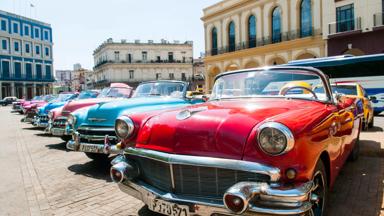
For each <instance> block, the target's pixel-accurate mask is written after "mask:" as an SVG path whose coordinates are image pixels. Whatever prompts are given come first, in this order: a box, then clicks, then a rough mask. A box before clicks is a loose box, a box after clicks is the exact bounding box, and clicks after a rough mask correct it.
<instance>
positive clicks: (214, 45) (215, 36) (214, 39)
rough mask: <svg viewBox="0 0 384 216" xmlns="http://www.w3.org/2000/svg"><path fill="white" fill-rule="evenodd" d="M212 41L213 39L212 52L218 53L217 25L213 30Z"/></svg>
mask: <svg viewBox="0 0 384 216" xmlns="http://www.w3.org/2000/svg"><path fill="white" fill-rule="evenodd" d="M211 41H212V47H211V52H212V53H211V54H212V55H217V29H216V27H215V28H213V29H212V32H211Z"/></svg>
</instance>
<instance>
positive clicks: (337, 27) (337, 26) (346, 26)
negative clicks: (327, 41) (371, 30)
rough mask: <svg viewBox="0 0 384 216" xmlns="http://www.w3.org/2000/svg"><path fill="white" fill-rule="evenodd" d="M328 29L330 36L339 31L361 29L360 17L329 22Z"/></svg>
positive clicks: (339, 32)
mask: <svg viewBox="0 0 384 216" xmlns="http://www.w3.org/2000/svg"><path fill="white" fill-rule="evenodd" d="M328 30H329V36H330V37H332V36H333V35H336V34H341V33H347V32H349V33H350V32H355V31H361V17H358V18H356V19H349V20H342V21H339V22H334V23H329V24H328Z"/></svg>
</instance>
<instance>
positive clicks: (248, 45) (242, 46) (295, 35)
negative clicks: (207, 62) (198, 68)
mask: <svg viewBox="0 0 384 216" xmlns="http://www.w3.org/2000/svg"><path fill="white" fill-rule="evenodd" d="M321 34H322V31H321V29H316V30H315V29H313V28H311V29H309V30H308V31H300V30H294V31H289V32H284V33H280V34H277V35H274V36H273V37H272V36H268V37H264V38H261V39H258V40H251V41H246V42H241V43H238V44H232V45H229V46H225V47H220V48H217V49H212V50H208V51H206V52H205V56H215V55H221V54H225V53H231V52H236V51H240V50H246V49H252V48H257V47H262V46H266V45H270V44H277V43H282V42H286V41H291V40H296V39H301V38H307V37H314V36H317V35H321Z"/></svg>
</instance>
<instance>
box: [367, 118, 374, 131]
mask: <svg viewBox="0 0 384 216" xmlns="http://www.w3.org/2000/svg"><path fill="white" fill-rule="evenodd" d="M374 124H375V117H374V116H372V120H371V122H369V124H368V128H373V126H374Z"/></svg>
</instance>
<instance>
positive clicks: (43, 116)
mask: <svg viewBox="0 0 384 216" xmlns="http://www.w3.org/2000/svg"><path fill="white" fill-rule="evenodd" d="M78 96H79V94H78V93H62V94H59V96H58V97H57V98H56V99H55V100H53V101H50V102H49V103H47V104H46V105H45V106H42V107H39V108H38V110H37V115H36V116H35V118H34V119H33V121H32V123H33V125H34V126H35V127H39V128H46V127H48V120H49V118H48V113H49V111H51V110H53V109H55V108H58V107H62V106H64V105H65V103H67V102H68V101H70V100H73V99H75V98H77V97H78Z"/></svg>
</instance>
